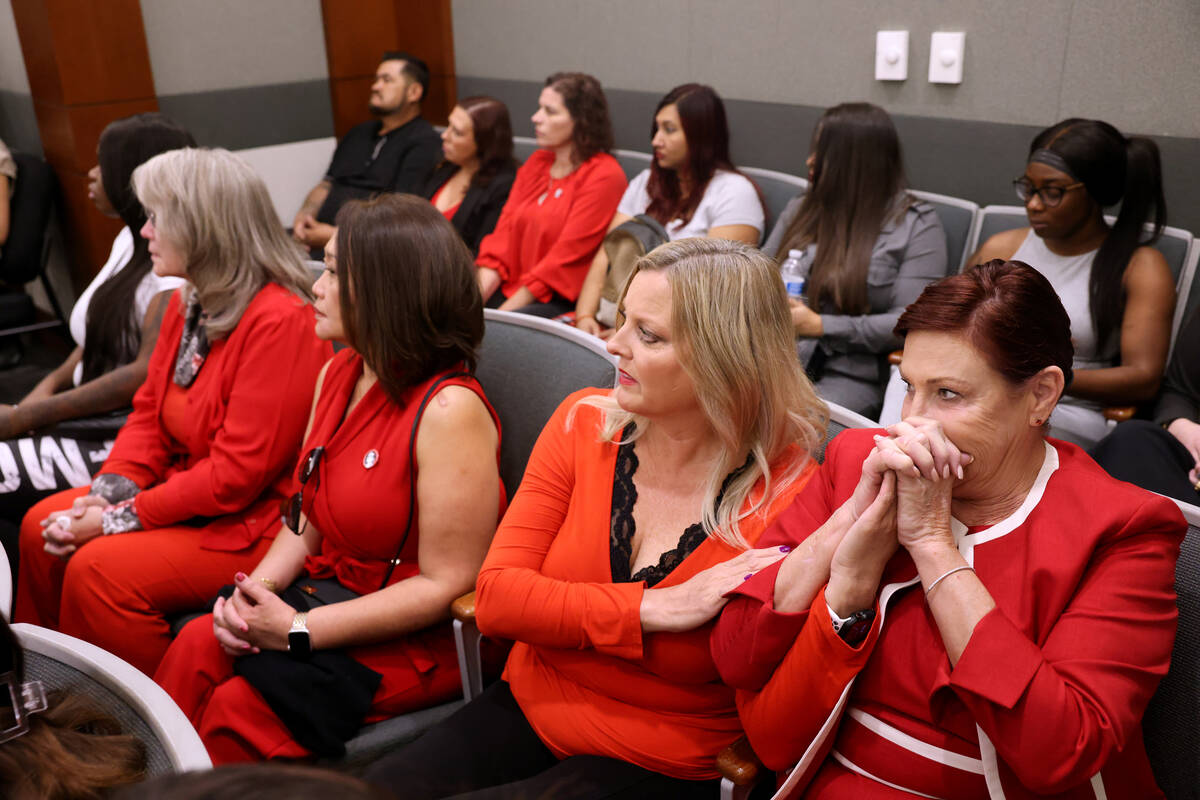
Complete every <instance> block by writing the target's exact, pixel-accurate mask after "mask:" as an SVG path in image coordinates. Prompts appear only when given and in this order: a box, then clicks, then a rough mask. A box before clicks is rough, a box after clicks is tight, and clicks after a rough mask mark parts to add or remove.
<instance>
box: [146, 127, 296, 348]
mask: <svg viewBox="0 0 1200 800" xmlns="http://www.w3.org/2000/svg"><path fill="white" fill-rule="evenodd" d="M133 190H134V192H136V193H137V196H138V200H140V201H141V202H142V205H143V206H145V208H146V210H147V211H148V212H153V213H154V215H155V216H156V220H155V223H154V224H155V227H156V228H157V230H158V232H159V233H160V234H161V235H162V236H163V237H164V238H166V239H167V240H168V241H170V242H171V244H172V245H174V246H175V247H176V248H177V249H178V250H179V251H180V252H181V253H182V254H183V257H184V260H185V262H186V269H187V278H188V286H187V287H186V288H185V289H184V294H183V298H182V299H183V301H184V302H183V304H182V306H181V308H186V307H187V303H188V301H189V300H190V299H191V296H192V295H191V293H192V292H193V291H194V292H195V293H196V295H197V297H199V299H200V305H201V307H202V308H203V309H204V311H205V313H206V314H207V315H208V319H207V321H206V323H205V330H206V332H207V333H208V337H209V339H220V338H221V337H223V336H225V335H226V334H227V333H229V332H230V331H231V330H233V329H234V328H235V327H236V326H237V324H238V320H240V319H241V318H242V313H243V312H244V311H245V310H246V306H248V305H250V301H251V300H253V299H254V296H255V295H256V294H258V292H259V290H260V289H262V287H263V286H265V285H266V284H268V283H278V284H279V285H280V286H283V287H284V288H285V289H287V290H289V291H290V292H292V293H293V294H295V295H296V296H297V297H299V298H301V299H303V300H311V299H312V294H311V292H310V286H311V284H312V275H311V274H310V272H309V270H308V267H307V266H305V264H304V255H303V253H302V252H301V250H300V248H299V247H298V245H296V244H295V243H294V242H293V241H292V240H291V239H289V238H288V236H287V233H286V232H285V231H284V229H283V226H282V225H280V223H279V218H278V216H276V214H275V209H274V207H273V206H272V205H271V198H270V195H268V194H267V187H266V186H265V185H264V184H263V182H262V179H261V178H259V177H258V174H257V173H255V172H254V170H253V169H252V168H251V167H250V165H249V164H247V163H246V162H245V161H243V160H242V159H240V158H238V157H237V156H235V155H234V154H233V153H231V152H229V151H228V150H222V149H208V148H196V147H187V148H183V149H181V150H172V151H170V152H167V153H162V154H160V155H157V156H155V157H154V158H152V159H150V160H149V161H147V162H146V163H144V164H142V165H141V166H140V167H138V168H137V169H135V170H134V171H133Z"/></svg>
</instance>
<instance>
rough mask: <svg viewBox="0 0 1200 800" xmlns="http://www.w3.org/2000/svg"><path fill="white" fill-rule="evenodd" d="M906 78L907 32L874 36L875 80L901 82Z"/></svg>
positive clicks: (893, 32) (892, 32)
mask: <svg viewBox="0 0 1200 800" xmlns="http://www.w3.org/2000/svg"><path fill="white" fill-rule="evenodd" d="M907 77H908V31H879V32H877V33H876V34H875V80H877V81H902V80H905V79H906V78H907Z"/></svg>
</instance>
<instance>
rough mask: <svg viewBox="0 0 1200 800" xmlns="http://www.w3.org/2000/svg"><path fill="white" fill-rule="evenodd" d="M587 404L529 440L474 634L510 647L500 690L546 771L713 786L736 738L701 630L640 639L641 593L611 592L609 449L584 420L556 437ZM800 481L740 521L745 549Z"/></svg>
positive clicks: (558, 416)
mask: <svg viewBox="0 0 1200 800" xmlns="http://www.w3.org/2000/svg"><path fill="white" fill-rule="evenodd" d="M600 393H601V390H598V389H587V390H584V391H581V392H576V393H575V394H572V395H570V396H569V397H567V399H566V400H565V401H563V403H562V405H561V406H559V408H558V410H557V411H556V412H555V413H554V416H553V417H551V419H550V421H549V422H548V423H546V427H545V428H544V429H543V430H542V435H541V437H540V438H539V439H538V442H537V445H536V446H535V447H534V449H533V453H532V454H531V455H530V457H529V466H528V468H527V470H526V472H525V478H524V480H522V482H521V488H520V490H519V491H518V492H517V494H516V497H514V498H513V501H512V505H511V506H510V507H509V510H508V513H507V514H505V516H504V519H503V521H502V522H501V523H500V528H499V530H497V531H496V538H495V539H494V540H493V542H492V547H491V550H490V551H489V552H488V556H487V560H486V561H484V564H483V569H482V570H481V571H480V573H479V582H478V600H477V608H476V611H477V615H478V616H477V618H478V621H479V628H480V630H481V631H483V632H484V633H486V634H489V635H495V636H500V637H504V638H508V639H515V640H516V644H515V645H514V646H513V649H512V653H511V654H510V656H509V658H508V664H507V666H506V668H505V672H504V677H505V679H506V680H507V681H508V682H509V685H510V686H511V688H512V693H513V696H514V697H516V699H517V703H518V704H519V705H520V707H521V711H522V712H523V713H524V714H525V717H526V719H528V720H529V724H530V725H532V726H533V729H534V730H535V731H536V732H537V734H538V736H539V737H540V738H541V740H542V741H543V742H544V743H545V744H546V746H547V747H549V748H550V749H551V750H552V751H553V752H554V753H555V755H557V756H558V757H559V758H565V757H567V756H572V755H585V754H591V755H601V756H607V757H610V758H618V759H621V760H623V761H627V762H630V763H632V764H637V765H638V766H641V767H644V768H646V769H650V770H654V771H655V772H661V773H664V774H667V775H671V776H673V777H677V778H684V779H693V780H702V779H706V778H713V777H716V776H717V771H716V756H717V754H718V753H719V752H720V751H721V749H722V748H724V747H725V746H727V745H728V744H730V743H731V742H733V741H734V740H736V739H737V738H738V737H739V736H740V735H741V725H740V723H739V722H738V718H737V713H736V711H735V709H734V705H733V690H732V689H729V688H728V687H726V686H724V685H722V683H721V682H720V680H719V679H718V677H717V673H716V669H715V668H714V667H713V663H712V660H711V657H710V656H709V652H708V637H709V632H710V630H711V628H712V623H707V624H705V625H701V626H700V627H698V628H696V629H694V630H690V631H685V632H682V633H666V632H663V633H644V632H643V631H642V624H641V616H640V609H641V604H642V594H643V592H644V591H645V589H646V585H645V583H644V582H643V581H634V582H628V583H614V582H613V578H612V569H611V566H610V551H609V529H610V527H611V522H610V520H611V518H612V491H613V475H614V471H615V469H616V459H617V449H618V448H617V445H616V444H614V443H612V442H602V441H600V419H601V414H600V411H599V410H597V409H596V408H593V407H590V406H579V407H578V408H577V410H576V412H575V416H574V419H573V422H572V424H571V426H570V428H568V427H567V425H566V420H567V416H568V413H569V412H570V411H571V409H572V408H575V404H576V402H577V401H578V400H580V399H581V398H583V397H585V396H588V395H595V394H600ZM802 458H805V455H804V453H803V452H802V451H801V450H800V449H799V448H796V447H792V448H790V449H789V450H787V451H786V453H785V454H784V455H783V456H782V457H781V458H780V460H779V462H778V463H777V464H775V465H773V466H774V467H775V468H776V469H785V468H786V467H787V465H788V464H789V463H791V462H793V461H794V460H795V459H802ZM813 472H815V465H813V468H812V469H806V470H805V471H804V473H803V474H802V475H801V476H800V477H799V478H797V480H796V481H795V482H794V483H793V484H792V485H791V486H789V487H788V488H787V489H785V490H784V491H783V492H782V493H781V495H780V496H779V497H777V498H776V500H775V502H774V503H772V504H771V506H770V508H768V509H765V513H764V514H755V515H752V516H750V517H748V518H746V519H744V520H742V523H741V532H742V535H743V536H744V537H745V538H746V540H747V541H748V542H750V543H751V544H753V543H754V542H755V540H757V539H758V536H759V534H760V533H761V532H762V530H763V528H764V527H765V526H766V525H768V524H769V522H770V520H771V519H772V518H774V516H775V514H777V513H779V512H780V511H781V510H782V509H783V508H785V507H786V505H787V504H788V503H789V502H790V501H791V499H792V498H793V497H795V495H796V494H797V492H799V490H800V488H801V487H802V486H803V485H804V484H805V482H807V480H808V477H809V475H811V474H812V473H813ZM776 474H778V472H777V473H776ZM756 491H757V492H759V493H761V483H760V484H759V486H758V487H757V489H756ZM737 554H738V551H737V550H735V549H733V548H732V547H729V546H727V545H725V544H723V543H722V542H720V541H718V540H716V539H713V538H709V539H707V540H705V541H704V542H703V543H702V544H701V545H700V546H699V547H697V548H696V549H695V550H694V551H692V553H691V554H690V555H689V556H688V557H687V558H685V559H684V560H683V562H682V563H681V564H680V565H679V566H678V567H676V568H675V569H674V570H673V571H672V572H671V573H670V574H669V575H667V577H666V578H664V579H663V580H662V582H661V583H659V584H658V586H659V588H666V587H668V586H676V585H678V584H680V583H683V582H685V581H687V580H688V579H689V578H691V577H693V576H694V575H696V573H698V572H700V571H702V570H704V569H707V568H709V567H712V566H715V565H717V564H719V563H721V562H723V561H727V560H728V559H730V558H732V557H734V556H735V555H737Z"/></svg>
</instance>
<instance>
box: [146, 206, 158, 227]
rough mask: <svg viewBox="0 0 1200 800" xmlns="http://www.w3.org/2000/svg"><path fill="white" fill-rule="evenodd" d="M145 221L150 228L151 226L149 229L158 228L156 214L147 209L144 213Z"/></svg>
mask: <svg viewBox="0 0 1200 800" xmlns="http://www.w3.org/2000/svg"><path fill="white" fill-rule="evenodd" d="M146 221H147V222H149V223H150V226H151V227H153V228H157V227H158V214H156V213H155V212H153V211H150V210H149V209H147V211H146Z"/></svg>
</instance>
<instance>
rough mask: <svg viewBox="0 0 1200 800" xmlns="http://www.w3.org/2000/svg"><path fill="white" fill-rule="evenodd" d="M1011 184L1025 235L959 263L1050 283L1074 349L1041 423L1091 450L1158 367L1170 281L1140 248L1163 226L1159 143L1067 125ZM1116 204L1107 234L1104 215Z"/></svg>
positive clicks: (1003, 238) (1013, 235)
mask: <svg viewBox="0 0 1200 800" xmlns="http://www.w3.org/2000/svg"><path fill="white" fill-rule="evenodd" d="M1013 185H1014V187H1015V189H1016V191H1017V196H1018V197H1019V198H1020V199H1021V200H1022V201H1023V202H1024V203H1025V212H1026V214H1027V215H1028V217H1029V223H1030V227H1028V228H1018V229H1015V230H1011V231H1004V232H1002V233H998V234H996V235H995V236H992V237H991V238H990V239H988V240H987V241H986V242H984V244H983V246H982V247H980V248H979V250H978V251H977V252H976V253H975V255H974V256H972V258H971V260H970V261H969V262H968V263H970V264H978V263H982V262H985V261H990V260H992V259H995V258H999V259H1004V260H1006V261H1007V260H1013V261H1023V262H1025V263H1027V264H1029V265H1030V266H1033V267H1035V268H1036V269H1038V270H1040V271H1041V272H1042V273H1043V274H1044V275H1046V277H1047V278H1049V280H1050V283H1051V284H1052V285H1053V286H1054V289H1055V291H1057V292H1058V294H1059V297H1060V298H1061V299H1062V302H1063V305H1064V307H1066V309H1067V312H1068V313H1069V314H1070V316H1071V335H1072V340H1073V344H1074V346H1075V361H1074V375H1075V376H1074V379H1073V380H1072V381H1071V384H1070V385H1069V386H1068V387H1067V389H1066V395H1065V396H1064V397H1063V399H1062V401H1061V402H1060V403H1059V406H1058V409H1057V410H1056V411H1055V412H1054V415H1053V416H1052V417H1051V418H1050V421H1049V424H1050V425H1051V431H1052V435H1053V436H1055V437H1057V438H1059V439H1066V440H1068V441H1072V442H1075V443H1076V444H1080V445H1083V446H1088V445H1091V444H1093V443H1094V442H1095V441H1096V440H1098V439H1100V438H1101V437H1103V436H1104V435H1105V433H1106V432H1107V429H1108V422H1107V421H1106V420H1105V418H1104V416H1103V413H1102V411H1101V409H1102V407H1104V406H1121V405H1124V406H1128V405H1137V404H1139V403H1144V402H1146V401H1148V400H1150V399H1151V398H1153V397H1154V395H1155V393H1156V392H1157V391H1158V386H1159V382H1160V381H1161V379H1162V373H1163V368H1164V366H1165V364H1166V358H1167V348H1168V345H1169V342H1170V336H1171V317H1172V312H1173V310H1174V306H1175V280H1174V278H1173V277H1172V275H1171V271H1170V269H1169V268H1168V267H1167V263H1166V260H1165V259H1164V258H1163V256H1162V254H1161V253H1159V252H1158V251H1157V250H1155V249H1154V248H1153V247H1149V246H1147V245H1148V244H1149V243H1150V242H1152V241H1153V240H1154V239H1156V238H1157V236H1158V234H1159V233H1160V232H1161V230H1162V226H1163V225H1164V224H1165V223H1166V205H1165V203H1164V200H1163V192H1162V169H1161V166H1160V163H1159V154H1158V147H1157V145H1155V144H1154V142H1152V141H1151V140H1149V139H1146V138H1144V137H1138V136H1132V137H1128V138H1127V137H1125V136H1123V135H1122V134H1121V133H1120V132H1119V131H1117V129H1116V128H1114V127H1113V126H1111V125H1109V124H1108V123H1106V122H1101V121H1099V120H1085V119H1067V120H1064V121H1062V122H1060V123H1058V124H1057V125H1054V126H1051V127H1049V128H1047V129H1046V130H1044V131H1042V132H1041V133H1039V134H1038V135H1037V136H1036V137H1034V140H1033V142H1032V144H1031V145H1030V149H1029V160H1028V163H1027V165H1026V167H1025V172H1024V174H1023V175H1022V176H1021V177H1020V178H1018V179H1017V180H1016V181H1014V182H1013ZM1118 202H1120V203H1121V212H1120V215H1119V216H1118V217H1117V220H1116V222H1115V223H1114V224H1113V225H1112V226H1109V224H1108V223H1107V222H1106V221H1105V219H1104V208H1105V207H1107V206H1112V205H1114V204H1116V203H1118ZM1147 222H1151V223H1153V225H1154V233H1153V235H1152V236H1151V235H1147V234H1146V233H1145V232H1144V230H1143V228H1144V226H1145V224H1146V223H1147Z"/></svg>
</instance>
